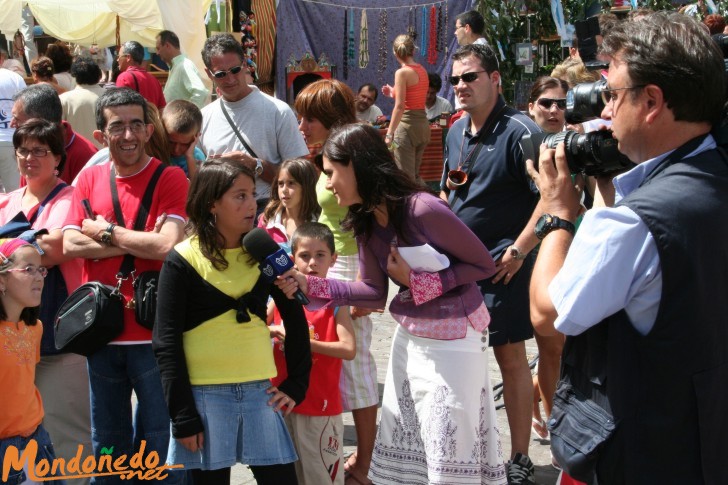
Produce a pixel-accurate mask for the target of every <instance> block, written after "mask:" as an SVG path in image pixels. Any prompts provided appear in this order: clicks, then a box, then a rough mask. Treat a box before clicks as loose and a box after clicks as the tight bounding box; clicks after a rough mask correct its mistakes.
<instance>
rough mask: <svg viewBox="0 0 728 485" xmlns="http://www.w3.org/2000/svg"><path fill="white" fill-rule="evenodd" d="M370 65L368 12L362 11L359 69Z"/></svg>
mask: <svg viewBox="0 0 728 485" xmlns="http://www.w3.org/2000/svg"><path fill="white" fill-rule="evenodd" d="M368 65H369V27H368V26H367V11H366V9H364V10H362V11H361V26H360V28H359V68H360V69H364V68H365V67H367V66H368Z"/></svg>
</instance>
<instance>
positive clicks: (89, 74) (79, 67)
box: [60, 55, 105, 148]
mask: <svg viewBox="0 0 728 485" xmlns="http://www.w3.org/2000/svg"><path fill="white" fill-rule="evenodd" d="M71 75H72V76H73V77H74V79H75V80H76V87H75V88H73V89H72V90H70V91H66V92H65V93H63V94H61V96H60V98H61V105H62V106H63V119H64V120H66V121H68V122H69V123H70V124H71V126H73V129H74V130H75V131H76V132H77V133H80V134H81V135H82V136H83V137H84V138H86V139H88V140H89V141H91V142H93V144H94V145H96V148H103V145H102V144H101V143H99V141H98V140H96V139H95V138H94V131H96V129H97V128H96V100H97V99H99V96H101V95H102V94H103V93H104V91H105V89H104V88H102V87H101V86H99V81H100V80H101V76H102V72H101V68H100V67H99V65H98V64H96V61H94V60H93V58H91V56H88V55H81V56H78V57H76V58H75V59H74V60H73V64H71Z"/></svg>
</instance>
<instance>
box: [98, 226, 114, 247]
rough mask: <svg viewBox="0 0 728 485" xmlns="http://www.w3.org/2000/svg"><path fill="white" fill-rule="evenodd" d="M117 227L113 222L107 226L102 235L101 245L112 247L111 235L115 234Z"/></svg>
mask: <svg viewBox="0 0 728 485" xmlns="http://www.w3.org/2000/svg"><path fill="white" fill-rule="evenodd" d="M115 227H116V224H114V223H113V222H111V223H109V225H108V226H106V230H105V231H104V232H102V233H101V243H102V244H106V245H107V246H111V235H112V234H113V233H114V228H115Z"/></svg>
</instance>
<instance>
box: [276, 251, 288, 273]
mask: <svg viewBox="0 0 728 485" xmlns="http://www.w3.org/2000/svg"><path fill="white" fill-rule="evenodd" d="M275 262H276V265H277V266H278V267H280V268H282V269H283V270H284V271H285V270H286V269H288V264H287V263H288V256H286V255H285V254H281V255H280V256H279V257H277V258H275Z"/></svg>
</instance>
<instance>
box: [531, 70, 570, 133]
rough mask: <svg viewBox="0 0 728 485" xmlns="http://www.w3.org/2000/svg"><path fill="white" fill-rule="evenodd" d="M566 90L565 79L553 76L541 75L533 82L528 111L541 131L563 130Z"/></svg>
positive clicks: (567, 88)
mask: <svg viewBox="0 0 728 485" xmlns="http://www.w3.org/2000/svg"><path fill="white" fill-rule="evenodd" d="M568 90H569V85H568V84H567V83H566V81H562V80H561V79H556V78H553V77H548V76H541V77H539V78H538V79H536V81H535V82H534V83H533V87H532V88H531V95H530V97H529V98H528V112H529V114H530V115H531V118H533V120H534V121H535V122H536V124H537V125H538V126H540V127H541V129H542V130H543V131H545V132H547V133H558V132H560V131H563V130H564V124H565V121H564V114H565V112H566V92H567V91H568Z"/></svg>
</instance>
